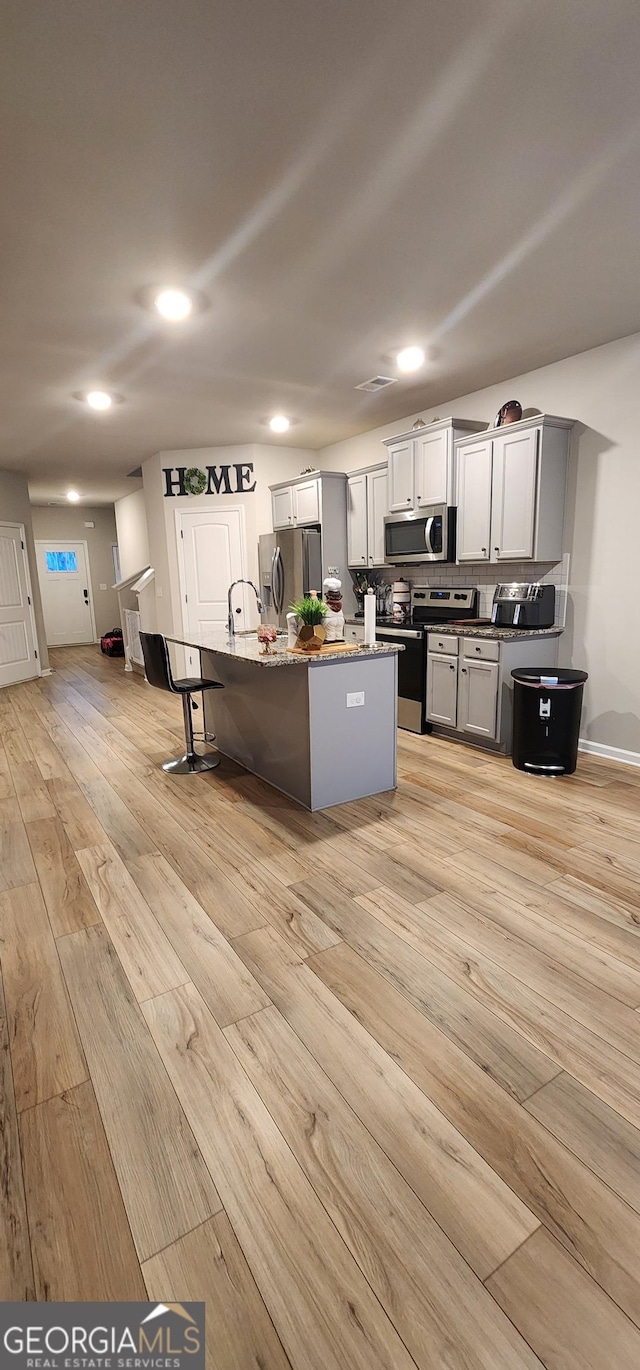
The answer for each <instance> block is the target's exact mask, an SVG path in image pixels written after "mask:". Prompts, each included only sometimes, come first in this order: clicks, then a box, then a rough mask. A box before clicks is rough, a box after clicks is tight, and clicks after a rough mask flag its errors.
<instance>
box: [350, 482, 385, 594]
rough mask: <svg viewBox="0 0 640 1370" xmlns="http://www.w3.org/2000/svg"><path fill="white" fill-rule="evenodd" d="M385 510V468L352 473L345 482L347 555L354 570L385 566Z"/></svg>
mask: <svg viewBox="0 0 640 1370" xmlns="http://www.w3.org/2000/svg"><path fill="white" fill-rule="evenodd" d="M387 510H388V493H387V467H386V465H385V466H372V467H369V468H366V469H365V470H363V471H354V472H352V474H351V475H350V476H349V478H348V480H347V549H348V552H347V554H348V560H349V565H350V566H353V567H354V569H355V568H356V567H358V566H361V567H367V566H384V516H385V514H386V513H387Z"/></svg>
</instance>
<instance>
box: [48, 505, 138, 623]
mask: <svg viewBox="0 0 640 1370" xmlns="http://www.w3.org/2000/svg"><path fill="white" fill-rule="evenodd" d="M32 516H33V536H34V538H36V539H38V538H51V539H53V540H55V541H60V540H62V541H64V539H65V538H68V539H69V541H70V542H86V543H87V546H88V550H89V570H90V572H91V588H92V590H93V605H94V610H95V616H96V632H97V635H98V637H102V634H103V633H106V632H108V631H109V629H110V628H115V627H117V626H118V624H119V623H120V615H119V612H118V599H117V595H116V594H115V591H114V590H112V589H111V586H112V585H113V580H114V573H113V554H112V550H111V549H112V547H113V545H114V543H115V542H117V534H116V520H115V515H114V512H113V505H103V506H95V507H93V508H90V507H89V506H87V505H82V506H81V507H78V506H76V507H75V508H74V507H73V506H72V505H69V506H68V507H67V506H63V505H48V506H46V507H42V508H39V507H34V508H33V509H32ZM85 523H94V524H95V527H94V528H85ZM101 585H106V586H107V589H106V590H101V588H100V586H101Z"/></svg>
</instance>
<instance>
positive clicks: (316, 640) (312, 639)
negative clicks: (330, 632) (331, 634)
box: [296, 623, 327, 652]
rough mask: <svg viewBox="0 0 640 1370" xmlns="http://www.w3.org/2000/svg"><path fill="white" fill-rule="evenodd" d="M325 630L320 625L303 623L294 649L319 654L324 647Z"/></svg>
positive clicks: (322, 625)
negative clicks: (297, 648)
mask: <svg viewBox="0 0 640 1370" xmlns="http://www.w3.org/2000/svg"><path fill="white" fill-rule="evenodd" d="M326 637H327V630H326V628H325V627H324V624H322V623H303V625H302V627H301V628H300V630H299V632H298V640H297V642H296V647H299V648H300V650H301V651H302V652H319V651H320V648H321V647H323V646H324V643H325V641H326Z"/></svg>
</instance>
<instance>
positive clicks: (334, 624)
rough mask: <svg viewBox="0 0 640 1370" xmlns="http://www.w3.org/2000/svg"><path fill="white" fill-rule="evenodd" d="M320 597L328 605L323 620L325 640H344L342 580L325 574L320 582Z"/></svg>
mask: <svg viewBox="0 0 640 1370" xmlns="http://www.w3.org/2000/svg"><path fill="white" fill-rule="evenodd" d="M322 597H323V599H324V602H325V604H326V605H327V607H328V613H327V615H326V618H325V620H324V626H325V628H326V630H327V638H326V640H327V642H344V614H343V612H342V581H341V580H338V579H337V577H336V576H327V578H326V580H323V582H322Z"/></svg>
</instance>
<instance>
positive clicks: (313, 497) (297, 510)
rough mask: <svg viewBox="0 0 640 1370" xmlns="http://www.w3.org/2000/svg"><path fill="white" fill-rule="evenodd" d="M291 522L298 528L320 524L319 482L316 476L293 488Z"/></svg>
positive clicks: (302, 481) (300, 482)
mask: <svg viewBox="0 0 640 1370" xmlns="http://www.w3.org/2000/svg"><path fill="white" fill-rule="evenodd" d="M293 521H294V523H295V524H296V525H298V526H300V524H305V523H319V522H320V482H319V480H318V478H317V477H316V476H314V477H313V478H312V479H311V480H301V481H299V482H298V483H297V484H296V485H294V486H293Z"/></svg>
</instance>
